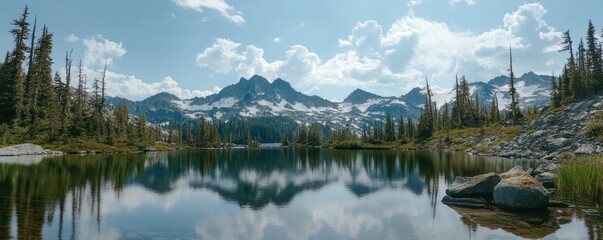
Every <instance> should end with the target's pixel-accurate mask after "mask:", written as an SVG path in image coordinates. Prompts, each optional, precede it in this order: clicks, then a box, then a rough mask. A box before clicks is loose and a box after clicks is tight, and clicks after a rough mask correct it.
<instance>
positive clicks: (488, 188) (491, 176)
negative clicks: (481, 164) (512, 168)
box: [446, 172, 500, 198]
mask: <svg viewBox="0 0 603 240" xmlns="http://www.w3.org/2000/svg"><path fill="white" fill-rule="evenodd" d="M498 182H500V176H498V174H496V173H494V172H490V173H486V174H482V175H477V176H475V177H472V178H471V179H470V180H469V181H467V182H464V183H461V184H453V185H452V186H450V188H448V189H446V194H447V195H448V196H451V197H457V198H459V197H475V196H487V195H491V194H492V191H493V189H494V186H496V184H498Z"/></svg>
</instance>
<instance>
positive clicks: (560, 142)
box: [544, 137, 572, 151]
mask: <svg viewBox="0 0 603 240" xmlns="http://www.w3.org/2000/svg"><path fill="white" fill-rule="evenodd" d="M570 144H572V140H570V139H567V138H564V137H560V138H549V139H547V140H546V144H545V145H544V148H545V149H546V150H549V151H557V150H559V149H561V148H565V147H567V146H569V145H570Z"/></svg>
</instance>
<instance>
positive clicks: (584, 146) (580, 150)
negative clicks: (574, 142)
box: [574, 144, 597, 155]
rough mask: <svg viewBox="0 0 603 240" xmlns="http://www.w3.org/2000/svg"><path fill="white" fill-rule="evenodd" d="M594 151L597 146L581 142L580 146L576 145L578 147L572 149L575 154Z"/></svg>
mask: <svg viewBox="0 0 603 240" xmlns="http://www.w3.org/2000/svg"><path fill="white" fill-rule="evenodd" d="M595 151H597V146H595V145H593V144H581V145H580V147H578V149H576V150H575V151H574V154H576V155H580V154H588V155H590V154H593V153H595Z"/></svg>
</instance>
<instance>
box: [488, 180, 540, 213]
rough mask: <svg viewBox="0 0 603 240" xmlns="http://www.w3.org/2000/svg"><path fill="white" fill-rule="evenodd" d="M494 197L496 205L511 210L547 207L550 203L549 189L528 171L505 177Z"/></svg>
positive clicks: (497, 187) (495, 190) (496, 188)
mask: <svg viewBox="0 0 603 240" xmlns="http://www.w3.org/2000/svg"><path fill="white" fill-rule="evenodd" d="M493 197H494V202H495V203H496V206H498V207H500V208H503V209H509V210H534V209H545V208H546V207H547V205H548V203H549V193H548V191H547V190H546V189H545V188H544V187H543V186H542V184H540V183H539V182H538V181H536V179H534V178H533V177H532V176H530V175H528V174H527V173H526V172H523V173H520V172H517V173H514V174H512V175H511V176H509V177H506V178H503V179H502V180H501V181H500V182H499V183H498V184H497V185H496V187H494V194H493Z"/></svg>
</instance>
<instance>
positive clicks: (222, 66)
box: [0, 0, 603, 100]
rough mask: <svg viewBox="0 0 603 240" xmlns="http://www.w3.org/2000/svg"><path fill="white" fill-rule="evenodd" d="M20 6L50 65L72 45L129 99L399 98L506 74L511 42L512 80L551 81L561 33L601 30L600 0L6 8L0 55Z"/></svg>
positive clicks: (40, 2)
mask: <svg viewBox="0 0 603 240" xmlns="http://www.w3.org/2000/svg"><path fill="white" fill-rule="evenodd" d="M26 3H27V4H28V5H29V6H30V8H31V13H32V17H33V16H34V15H37V17H38V22H39V23H42V24H47V25H48V26H49V29H50V31H51V32H52V33H54V39H55V41H54V53H53V56H54V60H55V65H54V68H55V70H57V71H61V70H62V69H63V68H64V63H63V60H62V59H63V58H64V55H65V51H67V50H69V49H73V51H74V58H75V60H76V61H79V60H80V59H83V65H84V68H85V70H86V73H87V75H88V78H94V77H98V75H99V71H100V69H101V68H102V65H103V64H104V63H108V64H109V73H108V75H107V76H108V81H109V84H108V92H109V94H111V95H117V96H122V97H127V98H131V99H142V98H144V97H147V96H150V95H152V94H155V93H158V92H161V91H167V92H170V93H173V94H176V95H178V96H180V97H183V98H189V97H192V96H204V95H207V94H211V93H212V92H216V91H218V90H219V89H220V88H223V87H225V86H227V85H230V84H233V83H236V82H237V81H238V79H239V78H240V77H246V78H248V77H250V76H252V75H253V74H260V75H263V76H266V77H267V78H268V79H269V80H270V81H272V80H273V79H275V78H277V77H280V78H283V79H285V80H287V81H289V82H291V84H292V85H293V86H294V87H295V88H296V89H297V90H299V91H301V92H304V93H309V94H316V95H319V96H321V97H324V98H327V99H331V100H343V99H344V98H345V97H346V96H347V94H349V93H350V92H351V91H353V90H354V89H356V88H362V89H365V90H367V91H370V92H374V93H377V94H380V95H386V96H399V95H402V94H404V93H406V92H407V91H409V90H410V89H411V88H413V87H415V86H420V85H422V84H423V82H424V78H425V77H427V78H429V79H430V81H431V83H432V84H433V85H434V86H436V88H449V87H450V86H451V84H452V80H453V79H454V75H455V74H459V75H466V76H467V78H468V79H469V80H470V81H478V80H481V81H484V80H488V79H491V78H492V77H495V76H498V75H501V74H506V69H507V68H508V47H509V46H512V47H513V49H514V61H515V64H514V69H515V72H516V74H521V73H524V72H526V71H531V70H532V71H535V72H537V73H542V74H549V73H550V72H552V71H555V72H559V71H560V69H561V67H562V64H563V63H564V59H565V58H566V57H567V56H566V54H565V53H558V52H557V51H556V43H557V42H559V37H560V34H561V32H563V31H565V30H567V29H570V31H571V32H572V37H573V38H574V40H575V42H578V40H579V38H581V37H583V36H584V34H585V32H586V25H587V23H588V19H592V21H593V23H594V25H595V27H596V29H597V34H600V33H601V32H600V30H601V27H603V16H602V15H601V14H600V9H603V2H601V1H543V2H526V1H513V0H512V1H484V0H449V1H446V0H441V1H435V0H431V1H430V0H396V1H394V0H383V1H378V2H377V1H360V0H331V1H324V0H307V1H277V0H261V1H249V0H247V1H243V0H240V1H235V0H157V1H147V0H129V1H117V0H111V1H92V0H77V1H76V0H65V1H44V0H30V1H3V3H2V7H0V30H1V31H2V32H4V34H0V50H2V51H6V50H9V49H11V48H12V47H13V43H12V37H11V36H10V35H9V33H8V30H9V29H10V28H11V26H10V25H9V22H10V20H11V19H13V18H16V17H18V16H19V14H20V13H21V11H22V9H23V7H24V5H25V4H26ZM598 10H599V11H598ZM32 21H33V19H32ZM61 72H62V71H61Z"/></svg>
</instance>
